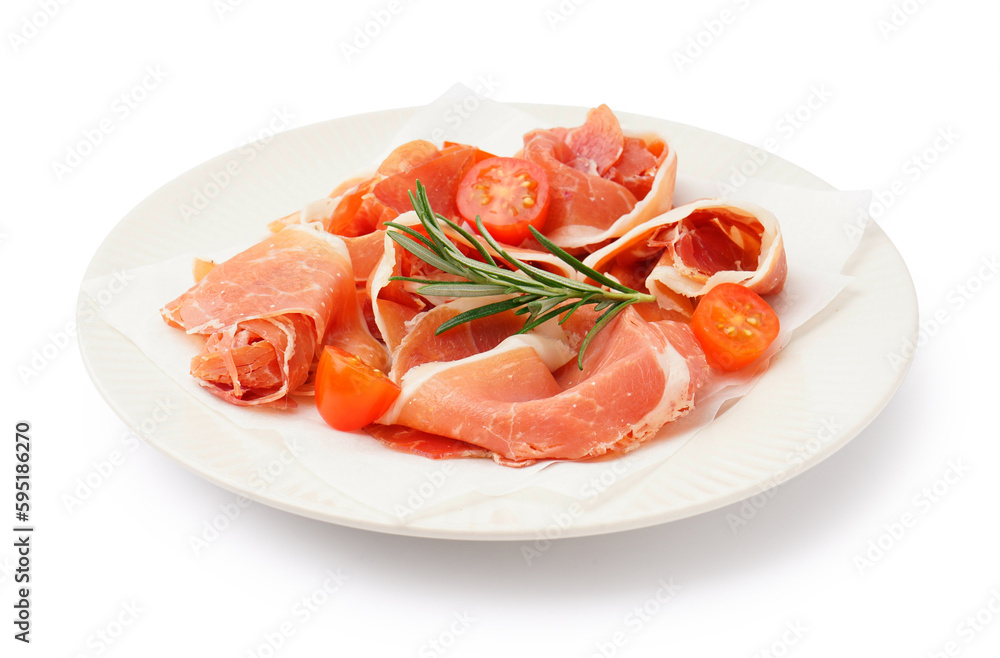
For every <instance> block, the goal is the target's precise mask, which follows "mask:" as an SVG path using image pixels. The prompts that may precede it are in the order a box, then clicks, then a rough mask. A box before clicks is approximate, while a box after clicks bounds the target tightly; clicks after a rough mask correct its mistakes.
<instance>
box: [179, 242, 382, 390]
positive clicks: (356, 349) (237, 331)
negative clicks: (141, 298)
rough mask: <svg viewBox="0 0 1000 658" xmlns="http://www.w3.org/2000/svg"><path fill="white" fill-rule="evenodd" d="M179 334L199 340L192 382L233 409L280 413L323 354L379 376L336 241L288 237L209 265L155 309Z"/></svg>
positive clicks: (373, 345)
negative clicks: (346, 357) (363, 365)
mask: <svg viewBox="0 0 1000 658" xmlns="http://www.w3.org/2000/svg"><path fill="white" fill-rule="evenodd" d="M160 312H161V314H162V315H163V319H164V320H165V321H166V322H167V323H168V324H170V325H172V326H175V327H178V328H181V329H183V330H184V331H186V332H187V333H189V334H203V335H207V336H208V339H207V341H206V342H205V347H204V349H203V350H202V353H201V354H199V355H198V356H196V357H195V358H194V360H193V361H192V364H191V370H192V374H193V375H194V376H195V377H197V378H198V379H199V383H200V384H202V385H203V386H205V387H206V388H207V389H208V390H210V391H211V392H212V393H214V394H215V395H218V396H219V397H222V398H223V399H226V400H227V401H229V402H232V403H233V404H238V405H260V404H273V405H276V406H282V405H286V406H287V405H289V404H290V403H289V401H288V400H287V395H288V394H289V393H292V392H294V391H295V390H296V389H298V388H299V387H300V386H301V385H302V384H303V383H305V382H306V380H307V378H308V376H309V371H310V366H311V364H312V362H313V360H314V358H315V357H316V355H317V353H318V352H319V350H320V348H321V347H322V346H323V345H325V344H332V345H337V346H339V347H342V348H344V349H346V350H348V351H349V352H351V353H353V354H357V355H359V356H361V357H362V358H365V359H367V360H369V362H370V363H372V365H375V366H376V367H385V365H386V364H387V355H386V352H385V349H384V347H383V346H382V345H381V344H380V343H378V342H377V341H376V340H375V339H374V338H373V337H372V336H371V334H370V333H369V332H368V330H367V327H366V324H365V320H364V317H363V315H362V313H361V309H360V306H359V305H358V298H357V293H356V288H355V282H354V274H353V272H352V271H351V261H350V258H349V256H348V252H347V248H346V247H345V245H344V243H343V241H342V240H340V239H338V238H336V237H334V236H331V235H328V234H326V233H323V232H321V231H317V230H314V229H310V228H307V227H297V226H291V227H288V228H286V229H284V230H282V231H280V232H278V233H276V234H274V235H272V236H270V237H269V238H267V239H265V240H264V241H262V242H259V243H257V244H255V245H253V246H252V247H250V248H249V249H247V250H246V251H243V252H242V253H240V254H237V255H236V256H234V257H233V258H231V259H229V260H227V261H225V262H223V263H220V264H218V265H216V266H215V267H214V268H212V270H211V271H210V272H208V274H206V275H205V277H204V278H202V279H201V280H200V281H199V282H198V283H196V284H195V285H194V286H193V287H192V288H191V289H190V290H188V291H187V292H185V293H184V294H183V295H181V296H180V297H178V298H177V299H175V300H174V301H172V302H170V303H169V304H167V305H166V306H164V307H163V309H161V311H160Z"/></svg>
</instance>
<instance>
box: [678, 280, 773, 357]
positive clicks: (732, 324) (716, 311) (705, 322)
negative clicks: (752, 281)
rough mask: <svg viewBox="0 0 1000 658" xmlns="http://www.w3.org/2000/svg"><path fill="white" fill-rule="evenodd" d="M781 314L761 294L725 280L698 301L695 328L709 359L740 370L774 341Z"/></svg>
mask: <svg viewBox="0 0 1000 658" xmlns="http://www.w3.org/2000/svg"><path fill="white" fill-rule="evenodd" d="M779 328H780V325H779V322H778V316H777V314H776V313H775V312H774V310H773V309H772V308H771V306H770V305H769V304H768V303H767V302H765V301H764V300H763V298H761V296H760V295H758V294H757V293H755V292H754V291H752V290H750V289H749V288H747V287H746V286H741V285H739V284H737V283H721V284H719V285H717V286H715V287H714V288H712V289H711V290H710V291H708V293H707V294H706V295H705V296H704V297H702V299H701V301H700V302H698V307H697V308H696V309H695V310H694V315H692V316H691V329H692V330H693V331H694V335H695V337H696V338H697V339H698V342H699V343H701V347H702V349H704V350H705V356H706V357H708V363H709V365H711V366H712V367H713V368H718V369H720V370H739V369H740V368H742V367H744V366H746V365H748V364H750V363H751V362H753V361H754V360H756V359H757V358H758V357H760V355H761V354H763V353H764V351H765V350H766V349H767V348H768V346H769V345H770V344H771V343H772V342H774V339H775V338H777V336H778V329H779Z"/></svg>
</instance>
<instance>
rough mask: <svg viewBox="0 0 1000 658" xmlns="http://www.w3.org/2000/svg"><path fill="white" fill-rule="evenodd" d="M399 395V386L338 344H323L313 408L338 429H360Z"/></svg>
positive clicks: (380, 413)
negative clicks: (335, 345)
mask: <svg viewBox="0 0 1000 658" xmlns="http://www.w3.org/2000/svg"><path fill="white" fill-rule="evenodd" d="M397 397H399V386H397V385H396V384H395V383H394V382H393V381H392V380H391V379H389V378H388V377H386V376H385V374H384V373H383V372H382V371H381V370H377V369H375V368H372V367H371V366H370V365H368V364H367V363H365V362H364V361H362V360H361V359H359V358H358V357H356V356H354V355H353V354H350V353H349V352H345V351H344V350H342V349H340V348H339V347H333V346H331V345H327V346H326V347H324V348H323V354H322V355H320V358H319V367H318V368H317V370H316V408H317V409H318V410H319V415H320V416H322V417H323V420H325V421H326V422H327V423H329V424H330V425H332V426H333V427H334V428H336V429H338V430H343V431H345V432H350V431H353V430H357V429H361V428H362V427H364V426H365V425H367V424H369V423H371V422H373V421H374V420H375V419H376V418H378V417H379V416H381V415H382V414H384V413H385V412H386V411H387V410H388V409H389V407H390V406H392V403H393V402H394V401H395V400H396V398H397Z"/></svg>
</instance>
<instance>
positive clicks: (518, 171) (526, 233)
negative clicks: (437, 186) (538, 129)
mask: <svg viewBox="0 0 1000 658" xmlns="http://www.w3.org/2000/svg"><path fill="white" fill-rule="evenodd" d="M456 204H457V206H458V212H459V214H460V215H461V216H462V217H463V218H465V220H466V221H468V222H469V224H471V225H473V226H475V224H476V216H477V215H478V216H479V217H480V218H481V219H482V220H483V224H484V225H485V226H486V230H488V231H489V232H490V235H492V236H493V237H494V238H496V239H497V240H498V241H499V242H503V243H506V244H511V245H518V244H521V243H522V242H524V240H525V239H527V238H528V237H530V235H531V231H530V229H529V228H528V227H529V226H534V227H535V228H536V229H538V230H539V231H540V230H542V228H543V227H544V226H545V218H546V216H547V215H548V212H549V180H548V175H547V174H546V173H545V170H544V169H542V168H541V167H540V166H538V165H537V164H535V163H534V162H530V161H528V160H525V159H523V158H502V157H492V158H487V159H485V160H482V161H480V162H478V163H476V165H475V166H474V167H472V169H470V170H469V172H468V173H467V174H466V175H465V178H463V179H462V182H461V183H460V184H459V186H458V197H457V199H456Z"/></svg>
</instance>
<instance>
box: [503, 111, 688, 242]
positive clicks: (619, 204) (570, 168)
mask: <svg viewBox="0 0 1000 658" xmlns="http://www.w3.org/2000/svg"><path fill="white" fill-rule="evenodd" d="M654 152H655V153H654ZM520 157H523V158H525V159H528V160H531V161H532V162H534V163H536V164H538V165H539V166H540V167H542V169H544V170H545V173H546V174H547V175H548V179H549V189H550V202H549V212H548V216H547V219H546V220H545V234H546V236H547V237H548V238H549V239H550V240H552V241H553V242H555V243H556V244H557V245H559V246H560V247H562V248H564V249H587V250H593V249H594V248H596V247H597V246H599V245H600V244H601V243H603V242H605V241H607V240H609V239H611V238H616V237H618V236H620V235H622V234H624V233H625V232H626V231H628V230H629V229H630V228H632V227H633V226H636V225H637V224H640V223H642V222H644V221H646V220H647V219H649V218H651V217H653V216H655V215H658V214H660V213H663V212H666V211H667V210H670V208H671V205H672V203H673V195H674V182H675V179H676V177H677V154H676V153H675V152H674V151H673V149H671V148H670V147H669V146H668V145H667V144H666V142H665V141H664V140H662V139H660V138H659V137H657V136H655V135H646V136H625V135H624V133H623V132H622V130H621V126H620V125H619V123H618V119H617V118H616V117H615V115H614V114H613V113H612V112H611V110H610V109H609V108H608V106H607V105H601V106H600V107H597V108H595V109H593V110H591V111H590V112H589V113H588V114H587V120H586V122H585V123H584V124H583V125H581V126H578V127H576V128H570V129H567V128H554V129H550V130H534V131H531V132H529V133H527V134H526V135H524V148H523V149H522V151H521V153H520Z"/></svg>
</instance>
